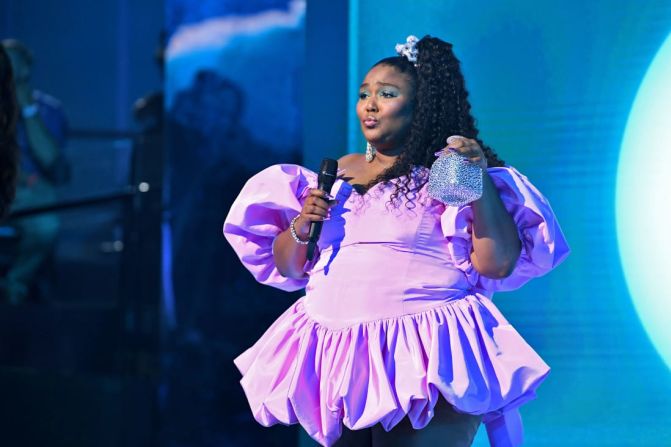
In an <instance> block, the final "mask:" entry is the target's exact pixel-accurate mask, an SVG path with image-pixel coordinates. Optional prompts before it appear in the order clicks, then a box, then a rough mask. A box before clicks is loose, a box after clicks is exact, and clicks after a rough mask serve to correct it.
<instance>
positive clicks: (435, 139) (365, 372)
mask: <svg viewBox="0 0 671 447" xmlns="http://www.w3.org/2000/svg"><path fill="white" fill-rule="evenodd" d="M397 52H399V53H400V54H399V56H396V57H390V58H386V59H383V60H381V61H379V62H378V63H376V64H375V65H374V66H373V67H372V68H371V69H370V71H369V72H368V74H367V75H366V77H365V79H364V80H363V83H362V84H361V88H360V91H359V101H358V103H357V115H358V118H359V120H360V122H361V130H362V132H363V135H364V137H365V138H366V140H367V141H368V148H367V153H366V156H364V155H362V154H350V155H346V156H344V157H342V158H341V159H340V160H339V167H340V168H342V169H343V170H344V172H341V174H340V177H339V179H338V180H336V182H335V185H334V186H333V188H332V191H330V194H331V195H328V194H327V193H328V192H329V191H327V192H324V191H320V190H319V189H317V174H316V173H314V172H312V171H310V170H308V169H306V168H303V167H301V166H296V165H275V166H271V167H269V168H267V169H265V170H264V171H262V172H260V173H258V174H257V175H255V176H254V177H252V178H251V179H250V180H249V181H248V182H247V184H246V185H245V186H244V188H243V190H242V191H241V192H240V195H239V197H238V198H237V200H236V201H235V203H234V204H233V206H232V207H231V209H230V211H229V214H228V217H227V219H226V222H225V224H224V233H225V236H226V238H227V239H228V241H229V243H230V244H231V245H232V246H233V248H234V249H235V251H236V252H237V254H238V255H239V257H240V259H241V261H242V262H243V264H244V265H245V267H247V268H248V269H249V271H250V272H251V273H252V274H253V275H254V276H255V278H256V279H257V280H258V281H260V282H262V283H264V284H268V285H271V286H274V287H279V288H281V289H284V290H297V289H301V288H305V296H304V297H302V298H300V299H299V300H298V301H296V302H295V303H294V304H293V305H292V306H291V307H290V308H289V309H288V310H287V311H286V312H285V313H284V314H283V315H282V316H280V317H279V318H278V319H277V321H276V322H275V323H274V324H273V325H272V326H271V327H270V328H269V329H268V330H267V331H266V333H265V334H264V335H263V336H262V337H261V338H260V339H259V340H258V341H257V342H256V344H254V345H253V346H252V347H251V348H250V349H248V350H247V351H246V352H244V353H243V354H242V355H240V356H239V357H238V358H237V359H236V360H235V363H236V365H237V367H238V368H239V369H240V371H241V373H242V375H243V377H242V380H241V384H242V386H243V388H244V390H245V393H246V395H247V398H248V400H249V403H250V406H251V409H252V412H253V414H254V417H255V418H256V420H257V421H258V422H260V423H261V424H263V425H265V426H269V425H272V424H276V423H282V424H294V423H300V424H301V425H302V427H303V428H304V429H305V430H306V431H307V433H308V434H309V435H310V436H311V437H312V438H314V439H315V440H316V441H317V442H319V443H320V444H322V445H324V446H331V445H342V446H358V445H361V446H364V445H366V446H370V445H372V446H382V445H384V446H404V447H411V446H430V445H434V444H435V445H440V446H467V445H471V443H472V441H473V438H474V436H475V433H476V431H477V428H478V426H479V424H480V422H481V421H483V422H484V423H485V425H486V427H487V431H488V434H489V438H490V441H491V443H492V445H496V446H510V445H519V444H520V443H521V442H522V440H521V436H522V432H521V421H520V419H519V413H518V407H519V406H521V405H522V404H524V403H525V402H527V401H528V400H530V399H532V398H533V397H534V396H535V390H536V388H537V387H538V386H539V385H540V383H541V382H542V381H543V379H544V378H545V377H546V376H547V374H548V372H549V367H548V366H547V365H546V364H545V362H543V360H542V359H541V358H540V357H539V356H538V355H537V354H536V353H535V352H534V351H533V349H532V348H531V347H530V346H529V345H528V344H527V343H526V342H525V341H524V340H523V339H522V337H521V336H520V335H519V334H518V333H517V332H516V331H515V329H514V328H513V327H512V326H511V325H510V324H509V323H508V322H507V321H506V319H505V318H504V317H503V315H501V313H500V312H499V311H498V309H497V308H496V307H495V306H494V304H493V303H492V301H491V298H492V295H493V293H494V292H495V291H500V290H512V289H516V288H518V287H520V286H521V285H522V284H524V283H525V282H527V281H528V280H530V279H531V278H533V277H536V276H540V275H543V274H545V273H547V272H548V271H550V270H551V269H553V268H554V267H555V266H556V265H557V264H559V263H560V262H561V261H562V260H563V259H564V258H565V257H566V255H567V254H568V251H569V250H568V246H567V243H566V241H565V239H564V236H563V235H562V233H561V230H560V228H559V226H558V224H557V221H556V220H555V216H554V214H553V212H552V209H551V208H550V205H549V204H548V201H547V200H546V199H545V198H544V197H543V195H542V194H541V193H540V192H539V191H538V190H537V189H536V188H535V187H534V186H533V185H532V184H531V182H530V181H529V180H528V179H527V178H526V177H525V176H524V175H522V174H520V173H519V172H518V171H517V170H515V169H514V168H513V167H510V166H507V165H505V164H504V163H503V161H501V160H500V159H499V158H498V157H497V155H496V153H495V152H494V151H493V150H492V149H491V148H489V147H487V146H486V145H485V144H484V143H483V142H482V141H481V140H480V139H478V130H477V128H476V127H475V121H474V119H473V116H472V115H471V113H470V109H471V106H470V104H469V102H468V92H467V90H466V87H465V83H464V79H463V76H462V73H461V70H460V64H459V61H458V60H457V58H456V57H455V55H454V54H453V52H452V45H451V44H449V43H447V42H444V41H442V40H440V39H437V38H433V37H430V36H426V37H424V38H423V39H421V40H419V41H418V40H417V39H416V38H413V37H412V36H411V37H410V38H408V42H407V43H406V44H404V45H397ZM323 124H324V125H325V126H327V125H328V123H323ZM446 142H447V143H446ZM441 149H442V150H443V151H447V150H451V151H455V152H458V153H460V154H462V155H464V156H465V157H467V158H468V159H469V160H470V161H467V163H473V164H475V165H477V166H479V167H480V168H482V170H483V171H484V172H483V190H482V196H481V197H480V198H479V199H477V200H475V201H473V202H471V203H468V204H466V205H463V206H448V205H445V204H443V203H442V202H439V201H437V200H435V199H433V198H431V197H429V196H428V194H427V181H428V174H429V167H430V166H431V165H432V162H433V161H434V160H435V154H436V151H438V150H441ZM320 220H323V221H324V225H323V230H322V234H321V238H320V239H319V242H318V251H317V255H316V256H315V258H314V259H313V260H312V261H310V262H308V261H307V259H306V250H307V249H306V240H307V238H308V232H309V227H310V223H311V222H315V221H320ZM539 299H543V298H542V297H539ZM343 426H344V429H343ZM341 436H342V437H341Z"/></svg>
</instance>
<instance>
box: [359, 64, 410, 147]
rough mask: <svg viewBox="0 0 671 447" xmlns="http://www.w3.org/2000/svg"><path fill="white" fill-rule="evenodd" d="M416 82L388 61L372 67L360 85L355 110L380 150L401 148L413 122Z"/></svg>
mask: <svg viewBox="0 0 671 447" xmlns="http://www.w3.org/2000/svg"><path fill="white" fill-rule="evenodd" d="M414 95H415V91H414V85H413V83H412V80H411V78H410V76H408V75H406V74H403V73H401V72H400V71H398V70H397V69H396V68H394V67H391V66H389V65H377V66H375V67H373V68H372V69H371V70H370V71H369V72H368V74H367V75H366V77H365V78H364V80H363V83H362V84H361V87H359V101H358V102H357V106H356V113H357V116H358V117H359V121H360V122H361V131H362V132H363V135H364V137H365V138H366V140H367V141H368V142H370V144H372V145H373V146H375V147H376V149H378V150H380V149H381V150H394V149H398V148H399V146H400V145H401V144H402V143H403V140H404V139H405V137H406V135H407V133H408V130H409V129H410V123H411V122H412V111H413V100H414Z"/></svg>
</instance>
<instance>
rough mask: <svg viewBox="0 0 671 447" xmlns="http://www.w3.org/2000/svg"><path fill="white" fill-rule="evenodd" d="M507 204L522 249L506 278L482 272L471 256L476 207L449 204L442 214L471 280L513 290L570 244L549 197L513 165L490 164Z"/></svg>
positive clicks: (457, 260)
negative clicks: (495, 277)
mask: <svg viewBox="0 0 671 447" xmlns="http://www.w3.org/2000/svg"><path fill="white" fill-rule="evenodd" d="M487 171H488V173H489V175H490V176H491V178H492V180H493V182H494V185H495V186H496V188H497V189H498V191H499V194H500V197H501V200H502V201H503V204H504V206H505V207H506V209H507V210H508V212H509V213H510V215H511V216H512V217H513V220H514V221H515V224H516V225H517V231H518V235H519V238H520V241H521V243H522V252H521V254H520V257H519V259H518V261H517V264H516V266H515V269H514V270H513V272H512V274H511V275H510V276H508V277H506V278H503V279H491V278H487V277H484V276H481V275H480V274H479V273H478V272H477V271H476V270H475V268H474V267H473V265H472V263H471V260H470V253H471V249H472V240H471V230H472V222H473V210H472V208H471V206H470V205H464V206H461V207H458V208H457V207H450V206H448V207H447V208H446V209H445V212H444V213H443V215H442V216H441V226H442V229H443V234H444V236H445V237H446V238H447V239H448V251H449V253H450V256H451V257H452V260H453V262H454V264H455V266H457V268H459V269H460V270H462V271H463V272H464V273H465V274H466V276H467V278H468V280H469V282H470V283H471V284H472V285H473V286H475V287H479V288H482V289H485V290H490V291H503V290H514V289H517V288H519V287H521V286H522V285H523V284H525V283H526V282H527V281H529V280H530V279H532V278H535V277H538V276H542V275H544V274H546V273H547V272H549V271H550V270H552V269H553V268H554V267H556V266H557V265H558V264H559V263H561V262H562V261H563V260H564V258H566V256H568V254H569V247H568V244H567V242H566V239H565V238H564V235H563V233H562V231H561V228H559V224H558V223H557V219H556V218H555V215H554V212H553V211H552V208H551V207H550V204H549V203H548V201H547V199H546V198H545V197H544V196H543V195H542V194H541V193H540V191H538V189H536V187H535V186H534V185H533V184H531V182H529V180H528V179H527V178H526V177H525V176H524V175H522V174H521V173H519V172H518V171H517V170H516V169H515V168H512V167H500V168H489V169H488V170H487Z"/></svg>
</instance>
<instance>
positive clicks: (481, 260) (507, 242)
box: [471, 171, 521, 278]
mask: <svg viewBox="0 0 671 447" xmlns="http://www.w3.org/2000/svg"><path fill="white" fill-rule="evenodd" d="M472 209H473V234H472V238H473V252H472V253H471V262H472V263H473V266H474V267H475V269H476V270H477V271H478V272H479V273H480V274H482V275H484V276H487V277H490V278H504V277H506V276H508V275H510V273H512V271H513V269H514V268H515V264H516V263H517V259H518V258H519V256H520V250H521V244H520V240H519V237H518V234H517V227H516V225H515V222H514V221H513V218H512V216H511V215H510V214H509V213H508V211H507V210H506V208H505V207H504V206H503V202H502V201H501V197H499V193H498V190H497V189H496V187H495V186H494V183H493V182H492V179H491V177H490V176H489V174H487V172H486V171H485V172H484V173H483V193H482V197H481V198H480V199H478V200H476V201H475V202H473V204H472Z"/></svg>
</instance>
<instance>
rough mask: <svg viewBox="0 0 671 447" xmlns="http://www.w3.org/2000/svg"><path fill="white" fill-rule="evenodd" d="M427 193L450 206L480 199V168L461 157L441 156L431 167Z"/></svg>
mask: <svg viewBox="0 0 671 447" xmlns="http://www.w3.org/2000/svg"><path fill="white" fill-rule="evenodd" d="M428 193H429V196H431V197H432V198H434V199H436V200H439V201H441V202H443V203H445V204H446V205H450V206H461V205H465V204H467V203H471V202H473V201H474V200H477V199H479V198H480V197H482V168H480V166H478V165H475V164H473V163H471V162H470V161H469V160H468V159H467V158H466V157H464V156H462V155H459V154H455V153H453V152H448V153H445V154H442V155H440V157H438V159H437V160H436V161H434V162H433V165H432V166H431V172H430V173H429V185H428Z"/></svg>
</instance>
